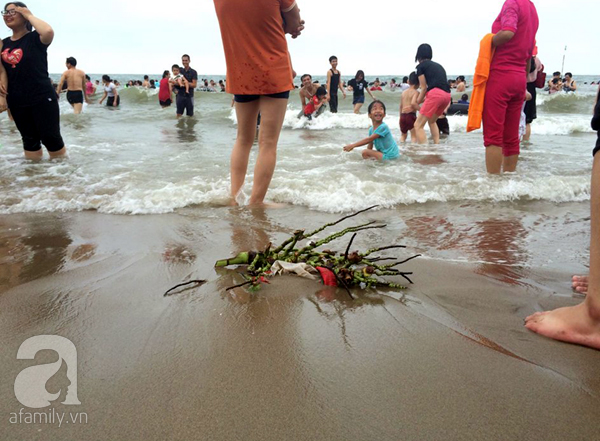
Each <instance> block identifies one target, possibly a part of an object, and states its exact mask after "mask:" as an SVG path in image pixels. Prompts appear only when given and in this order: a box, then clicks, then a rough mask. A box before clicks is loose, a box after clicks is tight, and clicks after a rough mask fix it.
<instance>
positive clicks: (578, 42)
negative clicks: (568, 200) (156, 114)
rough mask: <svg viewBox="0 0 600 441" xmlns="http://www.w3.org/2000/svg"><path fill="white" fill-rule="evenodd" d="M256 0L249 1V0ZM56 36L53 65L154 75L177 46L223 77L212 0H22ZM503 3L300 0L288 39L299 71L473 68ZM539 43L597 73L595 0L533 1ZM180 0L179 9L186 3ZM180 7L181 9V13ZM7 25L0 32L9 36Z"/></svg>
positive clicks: (568, 67) (572, 65)
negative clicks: (427, 61)
mask: <svg viewBox="0 0 600 441" xmlns="http://www.w3.org/2000/svg"><path fill="white" fill-rule="evenodd" d="M247 1H253V0H247ZM25 3H27V5H28V6H29V8H30V9H31V11H32V12H33V13H34V15H36V16H38V17H40V18H41V19H43V20H45V21H47V22H48V23H50V24H51V25H52V27H53V28H54V30H55V34H56V37H55V39H54V43H53V44H52V46H51V47H50V50H49V69H50V72H52V73H56V72H62V71H63V70H64V60H65V58H66V57H68V56H74V57H75V58H77V60H78V62H79V67H81V68H82V69H83V70H85V71H86V72H89V73H107V74H124V73H130V74H140V75H142V74H146V73H148V74H159V73H161V72H162V71H163V70H165V69H169V68H170V66H171V65H172V64H173V63H179V62H180V61H181V59H180V57H181V55H182V54H183V53H188V54H190V56H191V66H192V67H193V68H195V69H196V70H197V71H198V72H199V73H203V74H224V73H225V69H226V68H225V57H224V55H223V47H222V43H221V36H220V33H219V25H218V22H217V18H216V15H215V9H214V3H213V0H195V1H192V2H185V1H184V2H178V1H173V2H165V1H155V0H146V1H139V0H137V1H130V0H102V1H93V2H91V1H88V0H80V1H79V2H75V1H74V0H68V1H67V0H52V1H47V0H46V1H40V0H38V1H32V0H26V1H25ZM503 3H504V0H462V1H459V2H449V1H447V0H418V1H414V2H406V1H401V0H400V1H399V0H378V1H374V2H372V3H371V2H367V1H364V0H343V1H342V0H298V5H299V7H300V10H301V15H302V18H303V19H304V20H306V30H305V31H304V33H303V34H302V35H301V36H300V37H299V38H298V39H296V40H292V39H290V38H289V37H288V44H289V48H290V52H291V54H292V60H293V64H294V68H295V70H296V71H297V72H298V74H301V73H311V74H313V75H324V74H325V73H326V71H327V69H328V67H329V64H328V61H327V60H328V58H329V56H330V55H333V54H335V55H337V57H338V58H339V63H340V64H339V67H340V70H341V71H342V73H343V74H344V75H353V74H354V73H355V72H356V70H358V69H363V70H364V71H365V73H366V74H367V75H376V74H377V75H382V76H384V75H391V74H394V75H400V74H407V73H408V72H410V71H411V70H413V69H414V67H415V63H414V58H415V52H416V50H417V47H418V45H419V44H421V43H429V44H431V45H432V47H433V58H434V60H436V61H438V62H439V63H441V64H442V65H443V66H444V67H445V68H446V71H447V72H448V74H449V75H459V74H464V75H472V73H473V69H474V66H475V61H476V58H477V52H478V50H479V41H480V39H481V37H483V35H485V34H486V33H488V32H490V28H491V25H492V22H493V21H494V19H495V18H496V16H497V15H498V13H499V12H500V9H501V7H502V4H503ZM535 4H536V7H537V10H538V14H539V17H540V29H539V31H538V36H537V41H538V47H539V57H540V59H541V60H542V62H543V63H544V64H545V65H546V71H547V72H551V71H554V70H560V68H561V63H562V57H563V53H564V48H565V45H566V46H568V50H567V57H566V63H565V71H572V72H573V74H574V75H578V74H579V75H585V74H587V75H590V74H600V57H599V56H598V53H599V52H598V48H597V39H598V30H597V21H598V17H599V16H600V14H599V12H600V2H599V1H597V0H571V1H558V0H543V1H542V0H538V1H536V2H535ZM183 5H185V8H184V7H183ZM184 9H185V10H184ZM9 35H10V33H9V29H8V28H6V27H4V30H3V32H0V36H1V37H2V38H4V37H7V36H9Z"/></svg>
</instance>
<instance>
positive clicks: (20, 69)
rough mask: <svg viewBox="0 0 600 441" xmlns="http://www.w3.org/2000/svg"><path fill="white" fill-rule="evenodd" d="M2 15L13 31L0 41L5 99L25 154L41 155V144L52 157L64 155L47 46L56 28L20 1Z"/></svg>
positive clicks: (7, 7)
mask: <svg viewBox="0 0 600 441" xmlns="http://www.w3.org/2000/svg"><path fill="white" fill-rule="evenodd" d="M2 17H3V18H4V23H5V24H6V26H8V28H9V29H10V30H11V31H12V36H11V37H8V38H5V39H4V40H2V44H1V45H0V53H1V54H2V66H3V68H4V70H5V71H6V76H7V77H8V94H7V96H6V100H7V102H8V108H9V109H10V112H11V114H12V117H13V118H14V120H15V124H16V125H17V129H19V132H20V133H21V138H22V139H23V149H24V150H25V157H26V158H28V159H41V158H42V154H43V153H42V144H44V146H45V147H46V149H47V150H48V153H49V154H50V157H51V158H58V157H62V156H65V155H66V153H67V149H66V148H65V143H64V142H63V139H62V137H61V135H60V111H59V108H58V98H57V96H56V91H55V90H54V88H53V87H52V83H51V82H50V77H49V76H48V46H50V44H51V43H52V40H53V39H54V31H53V30H52V27H51V26H50V25H49V24H48V23H46V22H44V21H42V20H40V19H39V18H37V17H35V16H34V15H33V14H32V13H31V11H30V10H29V9H27V6H25V4H24V3H21V2H11V3H7V4H6V6H5V7H4V10H3V11H2ZM34 29H35V30H34ZM1 74H2V72H0V78H1ZM1 107H2V103H1V102H0V108H1Z"/></svg>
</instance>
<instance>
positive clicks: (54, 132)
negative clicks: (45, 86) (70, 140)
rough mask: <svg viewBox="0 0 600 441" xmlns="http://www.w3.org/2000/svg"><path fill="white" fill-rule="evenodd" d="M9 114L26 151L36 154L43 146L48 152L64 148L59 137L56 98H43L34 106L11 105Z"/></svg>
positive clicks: (58, 112)
mask: <svg viewBox="0 0 600 441" xmlns="http://www.w3.org/2000/svg"><path fill="white" fill-rule="evenodd" d="M10 113H11V114H12V116H13V118H14V120H15V124H16V126H17V129H19V132H20V133H21V138H22V139H23V148H24V149H25V150H26V151H28V152H37V151H38V150H40V149H41V148H42V144H44V146H46V149H48V151H49V152H57V151H59V150H60V149H62V148H63V147H64V146H65V143H64V141H63V139H62V136H61V135H60V110H59V108H58V100H57V99H56V98H45V99H44V101H41V102H40V103H38V104H36V105H34V106H27V107H17V106H14V105H13V106H12V107H11V108H10Z"/></svg>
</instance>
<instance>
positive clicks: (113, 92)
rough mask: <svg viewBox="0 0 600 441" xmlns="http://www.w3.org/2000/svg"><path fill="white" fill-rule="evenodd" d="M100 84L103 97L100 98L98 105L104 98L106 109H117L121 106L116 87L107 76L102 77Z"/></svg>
mask: <svg viewBox="0 0 600 441" xmlns="http://www.w3.org/2000/svg"><path fill="white" fill-rule="evenodd" d="M102 84H104V95H102V98H100V101H99V102H98V104H102V101H104V100H105V99H106V98H108V99H107V100H106V106H107V107H118V105H119V104H121V97H120V96H119V92H118V90H117V85H116V84H115V83H114V82H113V81H112V80H111V79H110V77H109V76H108V75H102Z"/></svg>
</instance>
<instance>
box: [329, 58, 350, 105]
mask: <svg viewBox="0 0 600 441" xmlns="http://www.w3.org/2000/svg"><path fill="white" fill-rule="evenodd" d="M329 63H330V64H331V69H329V70H328V71H327V94H328V98H327V99H328V100H329V111H330V112H331V113H337V111H338V89H340V90H341V91H342V94H343V95H344V99H346V91H345V90H344V88H343V87H342V84H341V83H342V82H341V79H342V74H341V73H340V71H339V70H337V65H338V59H337V57H336V56H335V55H332V56H331V57H329Z"/></svg>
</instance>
